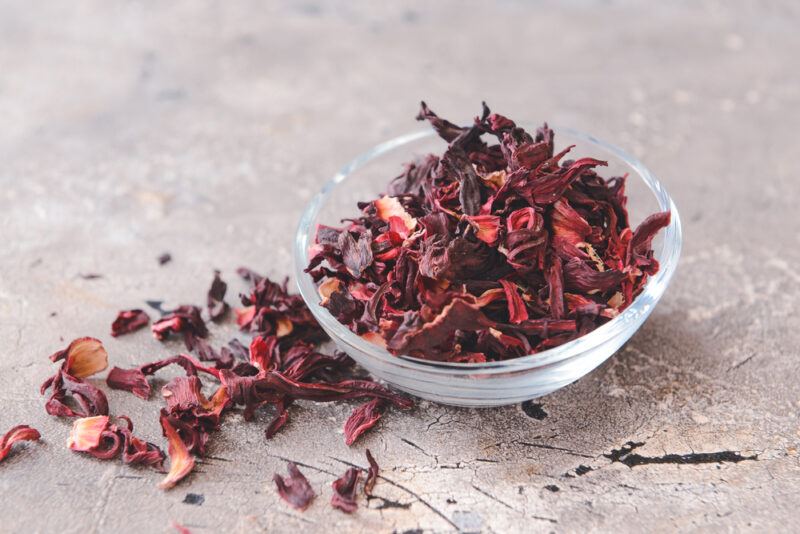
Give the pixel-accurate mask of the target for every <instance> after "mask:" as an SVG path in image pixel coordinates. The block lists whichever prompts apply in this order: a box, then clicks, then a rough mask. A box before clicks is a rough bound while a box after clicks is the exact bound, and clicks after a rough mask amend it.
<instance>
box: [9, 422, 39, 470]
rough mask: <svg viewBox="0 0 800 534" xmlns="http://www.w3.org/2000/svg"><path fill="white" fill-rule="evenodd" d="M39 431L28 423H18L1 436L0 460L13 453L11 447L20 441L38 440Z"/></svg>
mask: <svg viewBox="0 0 800 534" xmlns="http://www.w3.org/2000/svg"><path fill="white" fill-rule="evenodd" d="M39 438H41V435H40V434H39V431H38V430H36V429H35V428H31V427H29V426H28V425H17V426H15V427H13V428H12V429H11V430H9V431H8V432H6V433H5V434H4V435H3V437H0V462H2V461H3V460H5V459H6V457H8V455H9V454H11V448H12V447H13V446H14V444H15V443H18V442H20V441H38V440H39Z"/></svg>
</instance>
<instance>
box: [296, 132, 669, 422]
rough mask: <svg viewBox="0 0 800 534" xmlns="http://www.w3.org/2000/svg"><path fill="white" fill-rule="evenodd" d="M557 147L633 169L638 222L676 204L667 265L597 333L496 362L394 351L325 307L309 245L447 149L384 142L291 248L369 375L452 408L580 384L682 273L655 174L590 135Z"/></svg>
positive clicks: (314, 214)
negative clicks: (406, 170) (319, 231)
mask: <svg viewBox="0 0 800 534" xmlns="http://www.w3.org/2000/svg"><path fill="white" fill-rule="evenodd" d="M554 131H555V134H556V135H555V142H556V151H558V150H560V148H562V147H564V146H567V145H576V146H575V148H574V149H573V150H572V152H571V153H570V154H569V155H568V156H567V157H568V158H569V157H575V158H577V157H587V156H588V157H595V158H598V159H601V160H605V161H608V168H601V169H600V173H601V174H602V176H604V177H606V178H608V177H610V176H620V175H623V174H628V182H627V194H628V210H629V213H630V222H631V226H632V227H634V228H635V226H636V225H637V224H638V223H639V222H640V221H641V220H642V219H643V218H644V217H646V216H647V215H649V214H651V213H654V212H656V211H665V210H669V211H671V212H672V220H671V223H670V224H669V226H668V227H666V228H664V229H663V230H662V231H661V232H659V234H658V236H657V237H656V239H655V240H654V241H653V249H654V251H655V256H656V258H657V259H658V260H659V262H660V263H661V269H660V270H659V272H658V273H657V274H656V275H655V276H652V277H650V279H649V280H648V282H647V284H646V285H645V287H644V289H643V290H642V292H641V293H640V294H639V296H638V297H637V298H636V299H635V300H634V302H633V303H632V304H631V305H630V306H628V308H627V309H626V310H625V311H624V312H622V313H621V314H620V315H618V316H617V317H615V318H614V319H612V320H611V321H609V322H608V323H606V324H604V325H602V326H601V327H599V328H597V329H596V330H594V331H592V332H590V333H589V334H586V335H584V336H582V337H580V338H578V339H575V340H573V341H571V342H569V343H565V344H563V345H560V346H558V347H555V348H552V349H549V350H546V351H543V352H539V353H536V354H531V355H529V356H523V357H520V358H514V359H510V360H505V361H499V362H487V363H447V362H434V361H427V360H422V359H419V358H414V357H410V356H394V355H392V354H390V353H389V352H387V351H386V350H385V349H383V348H381V347H379V346H377V345H374V344H372V343H370V342H368V341H365V340H364V339H361V338H360V337H359V336H357V335H356V334H354V333H352V332H351V331H350V330H348V329H347V327H345V326H344V325H342V324H341V323H339V321H337V320H336V319H335V318H334V317H333V316H332V315H331V314H330V313H328V310H326V309H325V308H323V307H322V306H320V304H319V302H320V297H319V294H318V293H317V288H316V285H315V284H314V282H313V280H312V279H311V277H310V276H309V275H308V274H306V273H304V272H303V269H304V268H305V267H306V265H308V248H309V246H310V245H311V244H313V240H314V236H315V232H316V227H317V224H319V223H322V224H328V225H331V226H339V225H340V224H341V223H340V220H341V219H342V218H345V217H351V216H355V215H357V214H358V208H357V207H356V202H358V201H362V200H369V199H373V198H377V197H378V195H379V194H380V193H382V192H384V190H385V188H386V186H387V184H388V183H389V180H390V179H391V178H392V177H394V176H397V175H398V174H400V172H401V171H402V168H403V167H402V165H403V164H404V163H406V162H409V161H412V160H413V159H414V158H415V157H416V156H421V155H424V154H427V153H431V152H432V153H434V154H442V153H443V152H444V150H445V148H446V144H445V142H444V141H442V140H441V139H439V137H438V136H437V135H435V132H433V130H429V131H423V132H416V133H411V134H408V135H404V136H401V137H398V138H395V139H392V140H390V141H387V142H385V143H382V144H380V145H378V146H376V147H375V148H373V149H372V150H370V151H369V152H367V153H366V154H363V155H361V156H360V157H358V158H356V159H355V160H353V161H352V162H351V163H350V164H348V165H347V166H346V167H345V168H344V169H342V170H341V171H340V172H339V173H338V174H336V176H334V177H333V179H332V180H330V181H329V182H328V183H327V184H325V186H324V187H323V188H322V191H320V192H319V193H318V194H317V195H316V196H315V197H314V198H313V199H312V200H311V203H310V204H309V205H308V207H307V208H306V210H305V212H304V213H303V216H302V218H301V219H300V224H299V226H298V229H297V236H296V238H295V245H294V262H295V278H296V281H297V285H298V286H299V289H300V294H301V295H302V296H303V299H304V300H305V302H306V304H307V305H308V307H309V308H310V309H311V312H312V313H313V314H314V316H315V317H316V319H317V321H319V324H320V325H321V326H322V328H323V329H325V331H326V332H327V333H328V335H329V336H330V337H331V339H332V340H333V341H334V342H335V343H336V345H337V346H338V347H339V348H340V349H341V350H343V351H344V352H346V353H347V354H349V355H350V356H351V357H352V358H353V359H354V360H355V361H356V362H358V363H359V365H361V366H362V367H364V368H365V369H367V370H368V371H369V372H370V373H372V375H374V376H375V377H377V378H380V379H382V380H384V381H385V382H387V383H388V384H389V385H391V386H393V387H395V388H397V389H399V390H402V391H405V392H407V393H410V394H411V395H414V396H417V397H421V398H423V399H428V400H431V401H434V402H439V403H443V404H450V405H455V406H469V407H489V406H502V405H507V404H516V403H519V402H522V401H526V400H529V399H533V398H536V397H539V396H542V395H546V394H548V393H551V392H553V391H555V390H557V389H559V388H562V387H564V386H566V385H567V384H570V383H571V382H574V381H576V380H578V379H579V378H581V377H582V376H584V375H585V374H587V373H588V372H590V371H591V370H593V369H594V368H595V367H597V366H598V365H600V364H601V363H603V362H604V361H605V360H606V359H608V358H609V357H610V356H612V355H613V354H614V353H615V352H616V351H617V350H618V349H619V348H620V347H621V346H622V345H623V344H624V343H625V342H626V341H628V339H630V337H631V336H633V334H634V333H635V332H636V330H637V329H638V328H639V327H640V326H642V324H643V323H644V321H645V320H646V319H647V317H648V316H649V315H650V313H652V311H653V308H654V307H655V305H656V303H657V302H658V300H659V299H660V298H661V296H662V295H663V294H664V291H665V290H666V289H667V285H668V284H669V282H670V279H671V278H672V275H673V274H674V273H675V268H676V267H677V265H678V258H679V256H680V251H681V222H680V217H679V216H678V210H677V209H676V208H675V204H674V203H673V202H672V199H671V198H670V197H669V195H668V194H667V191H666V190H665V189H664V187H663V186H662V185H661V183H660V182H659V181H658V180H657V179H656V178H655V176H653V174H652V173H651V172H650V171H648V170H647V168H645V166H644V165H642V164H641V163H640V162H639V161H637V160H636V159H634V158H633V157H631V156H629V155H628V154H626V153H625V152H623V151H622V150H620V149H619V148H616V147H614V146H612V145H609V144H607V143H605V142H603V141H600V140H598V139H595V138H594V137H592V136H591V135H588V134H585V133H581V132H577V131H574V130H571V129H568V128H555V129H554Z"/></svg>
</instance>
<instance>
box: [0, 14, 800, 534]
mask: <svg viewBox="0 0 800 534" xmlns="http://www.w3.org/2000/svg"><path fill="white" fill-rule="evenodd" d="M338 4H339V3H337V4H336V5H334V4H328V3H317V2H306V3H294V2H283V3H271V4H269V5H264V3H262V2H193V1H192V2H189V1H187V2H169V3H143V2H119V3H117V2H99V1H97V2H89V1H83V0H81V1H73V2H64V3H43V2H37V3H22V2H19V3H12V2H3V3H2V5H0V35H1V36H2V39H3V46H2V47H0V67H2V68H0V161H2V165H0V185H1V186H2V187H0V242H2V248H1V249H0V402H2V407H3V410H2V412H0V428H2V429H5V428H7V427H10V426H12V425H14V424H18V423H28V424H31V425H33V426H35V427H37V428H39V429H40V430H41V431H42V434H43V436H44V439H43V442H42V443H40V444H32V445H28V446H26V447H22V448H21V449H20V450H19V451H18V452H17V454H15V455H13V456H12V457H10V458H9V459H8V460H7V461H6V462H4V463H3V464H2V465H0V525H2V526H0V530H2V531H4V532H52V531H63V532H161V531H169V530H170V524H171V523H172V522H173V521H174V522H178V523H181V524H184V525H187V526H189V527H191V529H192V530H193V531H194V532H251V531H265V532H266V531H269V532H296V531H299V530H303V531H309V532H311V531H315V532H316V531H319V532H321V531H328V532H333V531H336V532H340V531H353V532H391V531H393V530H396V531H398V532H403V531H417V530H416V529H421V530H422V531H425V532H450V531H454V530H456V529H458V530H461V531H463V532H479V531H482V532H513V531H532V532H549V531H557V532H570V531H573V532H574V531H579V532H585V531H591V530H609V531H610V530H613V531H629V532H641V531H648V530H651V531H652V530H655V531H674V530H677V529H680V530H700V529H702V530H706V531H729V530H753V531H766V530H780V529H784V528H786V527H787V526H788V525H790V524H792V522H793V521H794V522H796V518H797V509H798V506H800V466H799V465H798V456H797V452H796V447H797V444H798V440H799V439H800V438H799V437H798V434H799V433H800V426H799V424H798V410H800V387H799V386H798V382H797V376H798V371H800V369H799V368H798V365H799V364H798V361H800V360H798V349H797V347H798V346H799V345H800V334H798V332H799V331H800V328H798V327H799V326H800V324H798V306H797V302H798V298H800V274H798V267H797V266H798V265H800V252H798V250H800V246H798V245H800V240H799V239H798V235H800V234H798V233H797V227H798V223H800V217H799V216H798V214H797V213H798V212H797V202H798V185H797V180H798V178H797V175H798V172H799V171H800V166H798V164H797V158H796V157H795V155H796V154H797V153H798V152H799V151H800V137H799V136H798V135H797V124H798V122H800V80H799V79H798V72H797V69H796V64H797V51H798V49H800V38H799V37H798V35H799V34H798V33H797V27H798V24H800V13H799V12H798V7H797V5H796V3H793V2H713V1H705V2H677V3H670V4H671V5H662V4H665V3H648V4H647V5H639V4H628V3H626V2H599V1H598V2H595V1H576V2H568V3H559V4H560V5H556V3H549V2H535V3H534V2H510V1H506V2H500V3H497V4H495V5H493V6H490V5H484V4H477V3H476V4H472V3H463V2H454V1H453V2H451V1H447V2H412V3H405V4H404V6H403V7H400V6H395V7H389V6H388V5H384V3H382V2H363V3H357V4H353V3H347V4H346V5H338ZM642 4H644V3H642ZM420 98H425V99H426V100H428V101H429V102H430V103H431V105H432V106H434V109H436V110H437V111H439V112H440V113H442V114H446V115H447V116H448V117H455V118H459V117H460V118H462V119H467V118H469V117H471V116H473V115H474V114H476V113H477V110H478V105H479V102H480V100H481V99H486V100H487V101H488V102H490V103H491V104H492V105H493V107H494V108H495V109H497V110H498V111H502V112H504V113H507V114H509V115H511V116H514V117H517V116H524V117H530V118H531V119H533V120H539V119H545V118H546V119H548V120H551V121H553V122H555V123H557V124H569V125H571V126H573V127H576V128H579V129H582V130H585V131H590V132H593V133H595V134H596V135H598V136H599V137H601V138H604V139H609V140H613V141H614V142H616V143H617V144H620V145H622V146H625V147H627V148H628V149H630V150H631V151H633V152H634V153H635V154H636V155H638V156H639V157H641V158H642V159H643V160H644V161H645V162H646V163H647V164H648V165H649V166H650V167H651V168H652V170H653V171H654V172H655V173H656V174H657V175H659V176H660V177H661V178H662V180H663V181H664V182H665V183H666V184H667V186H668V187H669V189H670V191H671V192H672V194H673V196H674V197H675V200H676V202H677V204H678V206H679V207H680V209H681V211H682V214H683V217H684V222H685V235H686V239H685V245H684V256H683V259H682V261H681V266H680V268H679V271H678V274H677V276H676V278H675V280H674V282H673V285H672V287H671V288H670V289H669V291H668V292H667V294H666V296H665V298H664V299H663V300H662V302H661V304H660V305H659V307H658V309H657V310H656V311H655V312H654V314H653V316H652V317H651V319H650V320H649V322H648V323H647V324H646V325H645V326H644V327H643V328H642V330H641V331H640V332H639V333H638V334H637V335H636V336H635V337H634V338H633V340H632V341H631V342H630V343H629V344H628V345H627V347H626V348H625V349H624V350H622V351H621V352H620V353H618V354H617V355H616V356H615V357H613V358H612V359H611V360H609V361H608V362H606V364H605V365H603V366H602V367H601V368H599V369H597V370H596V371H595V372H593V373H591V374H590V375H589V376H587V377H585V378H584V379H582V380H580V381H579V382H577V383H575V384H573V385H571V386H569V387H567V388H565V389H563V390H561V391H558V392H556V393H555V394H552V395H550V396H548V397H545V398H543V399H540V400H539V401H538V402H539V404H540V405H541V406H539V407H530V409H528V410H527V411H528V412H529V413H531V414H533V415H535V417H530V416H528V415H526V412H525V411H523V410H522V409H521V408H520V407H519V406H511V407H507V408H503V409H497V410H491V411H473V410H461V409H454V408H446V407H442V406H436V405H432V404H428V403H422V404H421V405H420V406H419V408H418V409H416V410H415V411H414V412H413V413H404V414H399V413H391V414H390V415H389V416H388V417H386V418H385V422H383V423H382V424H381V428H380V431H378V432H374V433H372V434H371V435H369V437H368V438H367V439H365V440H364V441H363V442H361V443H359V444H357V445H356V446H354V447H353V448H347V447H346V446H345V445H344V443H343V440H342V439H341V426H342V422H343V420H344V418H345V417H346V415H347V413H348V412H349V409H350V408H349V406H347V405H315V404H311V403H300V405H299V406H298V407H297V408H296V409H295V411H294V413H293V417H292V421H291V424H290V425H289V426H288V427H287V428H286V430H285V431H283V432H281V433H280V434H279V435H278V436H277V437H276V438H275V439H274V440H273V441H271V442H268V443H267V442H265V441H264V438H263V427H264V424H265V422H266V420H267V418H268V415H263V416H262V417H261V419H259V421H258V422H257V423H255V424H245V423H244V422H243V421H242V419H241V416H240V415H232V416H230V417H229V418H228V419H227V421H226V423H225V425H224V429H223V430H222V432H221V433H219V434H218V435H216V436H215V437H214V438H213V442H212V445H211V456H210V457H209V458H207V459H206V460H205V461H203V463H202V465H201V466H200V468H199V469H198V472H197V473H196V474H195V475H193V476H191V478H190V479H188V480H187V481H186V482H184V483H182V484H181V485H179V486H178V487H177V488H175V489H174V490H173V491H171V492H168V493H163V492H161V491H159V490H158V489H157V488H156V487H155V484H156V482H157V481H158V479H159V475H158V474H156V473H153V472H151V471H147V470H136V469H130V468H127V467H124V466H121V465H118V464H116V463H110V462H106V463H103V462H99V461H94V460H91V459H88V458H85V457H82V456H80V455H76V454H72V453H70V452H69V451H67V450H66V449H65V447H64V440H65V439H66V435H67V432H68V423H66V422H62V421H60V420H56V419H54V418H51V417H49V416H47V415H46V414H45V413H44V410H43V407H42V404H43V402H42V399H41V397H39V396H38V394H37V391H36V389H37V387H38V384H39V382H40V381H41V380H42V379H43V378H44V377H45V376H47V375H48V373H50V372H51V370H52V365H51V364H49V362H48V361H47V360H46V356H47V355H48V354H50V353H51V352H53V351H54V350H56V349H58V348H60V347H62V346H63V345H64V344H65V341H69V339H71V338H73V337H76V336H79V335H94V336H98V337H100V338H102V339H103V340H104V342H106V346H107V348H108V349H109V353H110V355H111V359H112V362H113V363H115V364H120V365H127V364H133V363H134V362H142V361H147V360H150V359H153V358H155V357H161V356H163V355H166V354H168V353H169V352H170V350H174V349H176V348H177V345H176V346H168V347H167V348H165V347H162V346H159V345H158V344H157V343H156V342H155V341H153V340H152V339H150V337H149V336H148V335H147V334H146V333H142V334H140V335H134V336H130V337H124V338H120V339H111V338H110V336H108V334H107V332H108V329H109V324H110V321H111V319H112V318H113V316H114V314H115V312H116V310H118V309H119V308H122V307H134V306H142V305H143V301H144V300H146V299H154V298H155V299H165V300H166V303H167V305H174V304H178V303H182V302H201V301H202V298H203V296H204V292H205V289H206V287H207V284H208V283H209V281H210V279H211V271H212V269H213V268H220V269H222V270H223V272H224V273H225V274H226V275H227V278H228V279H231V280H232V279H233V278H234V276H233V273H232V271H233V269H234V268H235V267H237V266H238V265H240V264H244V265H250V266H252V267H254V268H257V269H261V270H263V271H265V272H267V273H269V274H270V275H274V276H282V275H283V274H284V273H287V272H288V271H289V268H290V265H291V257H290V252H289V250H290V244H291V239H292V234H293V231H294V227H295V221H296V220H297V218H298V216H299V214H300V212H301V210H302V208H303V206H304V204H305V202H306V201H307V200H308V199H309V198H310V196H311V195H312V194H313V192H314V191H315V190H317V189H318V188H319V187H320V186H321V184H322V183H323V182H324V181H325V180H326V178H327V177H328V176H330V175H331V174H332V173H333V172H334V170H336V169H337V168H339V166H341V165H342V164H343V163H345V162H346V161H347V160H348V159H349V158H350V157H351V156H353V155H355V154H358V153H360V152H361V151H363V150H365V149H366V148H368V147H370V146H371V145H373V144H375V143H376V142H378V141H381V140H384V139H386V138H388V137H391V136H394V135H397V134H400V133H404V132H406V131H409V130H413V129H414V128H417V127H418V126H417V125H416V124H415V123H413V122H412V120H411V118H412V117H413V115H414V114H415V112H416V108H417V101H418V100H419V99H420ZM164 251H170V252H171V253H172V255H173V257H174V260H173V262H172V263H170V264H168V265H166V266H164V267H159V266H158V265H157V262H156V256H158V255H159V254H160V253H162V252H164ZM88 272H97V273H101V274H102V275H103V278H101V279H97V280H84V279H82V278H80V277H79V273H88ZM234 289H236V288H234ZM231 333H232V329H231V328H230V326H223V327H219V328H217V329H216V330H215V331H214V334H215V335H216V336H218V339H222V340H226V339H227V336H229V335H230V334H231ZM109 398H110V402H111V405H112V409H113V410H114V411H115V412H116V413H127V414H130V415H131V416H132V417H133V418H134V420H135V421H136V423H137V427H138V429H139V430H140V432H141V433H142V434H143V436H144V437H146V438H148V439H151V440H154V441H157V442H160V441H161V437H160V432H159V429H158V423H157V419H156V413H157V408H158V406H159V404H158V402H159V401H158V400H156V399H153V400H151V401H149V402H144V401H142V400H140V399H137V398H135V397H133V396H131V395H127V394H122V393H119V392H111V393H110V395H109ZM543 414H544V416H543ZM629 441H633V442H641V443H643V445H641V446H640V447H638V448H636V449H635V450H634V451H633V452H632V453H631V454H630V455H628V456H623V457H622V460H623V461H625V462H627V463H623V462H619V461H612V459H610V458H609V457H607V456H605V455H611V456H612V457H614V455H613V454H612V451H613V450H615V449H620V448H621V447H622V446H623V445H624V444H625V443H626V442H629ZM365 446H368V447H370V448H371V449H372V450H373V451H374V453H375V455H376V456H377V458H378V459H379V461H380V462H381V464H382V465H383V467H384V475H385V478H386V480H383V481H380V482H379V484H378V486H377V487H376V492H377V494H378V495H379V496H380V497H381V498H378V499H374V500H372V501H370V502H369V503H366V502H364V501H362V502H361V503H360V505H361V506H360V509H359V511H358V513H356V514H354V515H353V516H346V515H344V514H342V513H339V512H338V511H335V510H332V509H331V508H330V507H329V506H328V504H327V501H328V499H329V498H330V482H331V481H332V480H333V479H334V475H338V474H340V473H341V472H343V471H344V469H345V467H346V466H345V464H346V463H347V462H354V463H357V464H360V465H364V463H365V460H364V457H363V449H364V447H365ZM724 451H737V452H738V453H739V454H740V455H741V456H742V457H750V456H756V455H757V459H748V460H743V461H740V462H738V463H734V462H723V463H718V462H716V461H714V460H715V459H719V458H725V457H726V456H725V455H722V456H714V455H705V456H704V455H702V454H700V455H699V456H698V455H696V456H692V457H686V458H681V457H679V456H678V455H686V454H695V453H720V452H724ZM637 455H638V456H637ZM728 456H731V455H730V454H728ZM283 458H291V459H293V460H296V461H298V462H302V463H303V464H307V465H308V466H309V467H308V468H305V471H306V473H307V474H308V476H309V479H310V480H311V482H312V484H313V485H314V487H315V488H316V489H317V491H318V492H319V493H320V496H319V498H318V499H317V501H316V502H315V503H314V504H313V505H312V506H311V508H310V509H309V510H308V511H307V512H306V513H304V514H299V513H296V512H294V511H293V510H291V509H289V508H288V507H287V506H285V505H284V503H282V502H281V501H280V500H279V499H278V498H277V496H276V494H275V492H274V490H273V486H272V483H271V477H272V474H273V473H274V472H275V471H281V472H283V471H284V469H285V462H284V461H283ZM692 458H693V459H694V460H695V461H700V460H705V461H708V462H709V463H698V464H694V463H684V464H679V462H680V461H681V460H684V459H692ZM732 458H733V457H731V458H729V459H732ZM648 462H649V463H648ZM654 462H655V463H654ZM662 462H663V463H662ZM629 465H630V466H632V467H629ZM582 466H585V467H582ZM556 488H557V491H556ZM188 493H193V494H196V495H202V497H203V498H202V499H200V498H198V497H190V498H189V499H188V501H195V502H197V503H198V504H188V503H185V502H184V501H185V498H186V496H187V494H188Z"/></svg>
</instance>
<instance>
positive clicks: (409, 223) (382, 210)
mask: <svg viewBox="0 0 800 534" xmlns="http://www.w3.org/2000/svg"><path fill="white" fill-rule="evenodd" d="M374 204H375V209H376V210H377V213H378V218H379V219H381V220H382V221H386V222H389V219H390V218H392V217H399V218H400V219H401V220H402V221H403V224H404V225H405V227H406V229H407V230H408V231H409V232H413V231H414V229H415V228H416V227H417V220H416V219H415V218H414V217H412V216H411V215H409V213H408V212H407V211H406V209H405V208H404V207H403V205H402V204H400V201H399V200H397V197H388V196H387V197H381V198H379V199H378V200H376V201H375V202H374Z"/></svg>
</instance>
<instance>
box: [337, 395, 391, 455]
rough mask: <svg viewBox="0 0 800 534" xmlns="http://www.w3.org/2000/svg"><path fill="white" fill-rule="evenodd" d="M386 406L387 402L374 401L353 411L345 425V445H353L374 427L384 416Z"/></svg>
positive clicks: (381, 400)
mask: <svg viewBox="0 0 800 534" xmlns="http://www.w3.org/2000/svg"><path fill="white" fill-rule="evenodd" d="M385 406H386V401H385V400H383V399H372V400H371V401H368V402H365V403H364V404H362V405H361V406H359V407H358V408H356V409H355V410H353V413H352V414H350V417H348V418H347V421H346V422H345V423H344V441H345V443H347V445H352V444H353V443H355V441H356V440H357V439H358V438H359V437H361V435H362V434H364V433H365V432H366V431H367V430H369V429H370V428H372V427H374V426H375V425H376V424H377V423H378V421H379V420H380V418H381V416H382V415H383V408H384V407H385Z"/></svg>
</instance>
